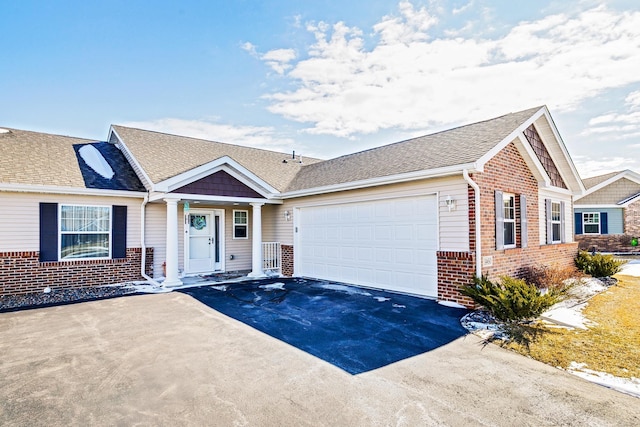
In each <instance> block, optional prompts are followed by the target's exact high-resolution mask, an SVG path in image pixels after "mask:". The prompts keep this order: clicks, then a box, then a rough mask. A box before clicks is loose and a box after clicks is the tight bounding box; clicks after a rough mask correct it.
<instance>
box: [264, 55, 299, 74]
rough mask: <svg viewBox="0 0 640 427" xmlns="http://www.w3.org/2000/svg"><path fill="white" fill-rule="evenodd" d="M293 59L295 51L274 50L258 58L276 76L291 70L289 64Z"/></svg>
mask: <svg viewBox="0 0 640 427" xmlns="http://www.w3.org/2000/svg"><path fill="white" fill-rule="evenodd" d="M295 58H296V51H295V50H293V49H274V50H270V51H268V52H267V53H265V54H264V55H262V56H261V57H260V59H262V60H263V61H264V62H265V63H266V64H267V65H268V66H270V67H271V68H272V69H273V70H274V71H275V72H276V73H278V74H284V72H285V71H286V70H288V69H289V68H291V65H290V64H289V62H291V61H293V60H294V59H295Z"/></svg>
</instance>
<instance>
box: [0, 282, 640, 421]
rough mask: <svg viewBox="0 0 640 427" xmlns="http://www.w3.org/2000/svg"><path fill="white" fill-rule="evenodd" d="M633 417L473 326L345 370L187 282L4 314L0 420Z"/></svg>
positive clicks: (605, 393)
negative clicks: (486, 340) (384, 361)
mask: <svg viewBox="0 0 640 427" xmlns="http://www.w3.org/2000/svg"><path fill="white" fill-rule="evenodd" d="M639 424H640V405H638V399H636V398H633V397H630V396H627V395H623V394H620V393H618V392H614V391H612V390H609V389H606V388H603V387H600V386H597V385H595V384H592V383H589V382H586V381H584V380H581V379H580V378H576V377H573V376H571V375H569V374H565V373H564V372H562V371H559V370H557V369H554V368H552V367H549V366H546V365H544V364H541V363H538V362H536V361H533V360H530V359H527V358H524V357H522V356H519V355H517V354H514V353H511V352H508V351H505V350H502V349H500V348H499V347H497V346H494V345H489V346H483V345H482V344H481V342H480V340H479V339H478V338H476V337H474V336H464V337H461V338H458V339H456V340H454V341H452V342H450V343H449V344H446V345H443V346H440V347H438V348H436V349H434V350H432V351H428V352H426V353H423V354H420V355H417V356H414V357H411V358H408V359H404V360H401V361H399V362H396V363H393V364H390V365H387V366H384V367H382V368H379V369H375V370H372V371H368V372H364V373H361V374H358V375H351V374H349V373H347V372H345V371H344V370H342V369H340V368H338V367H336V366H334V365H332V364H330V363H328V362H326V361H324V360H322V359H320V358H317V357H315V356H313V355H311V354H309V353H307V352H305V351H301V350H299V349H297V348H296V347H293V346H291V345H288V344H286V343H284V342H282V341H280V340H278V339H275V338H273V337H271V336H269V335H267V334H265V333H262V332H260V331H258V330H256V329H254V328H252V327H250V326H248V325H246V324H244V323H242V322H239V321H237V320H235V319H233V318H231V317H228V316H226V315H224V314H222V313H220V312H217V311H214V310H212V309H211V308H209V307H207V306H205V305H204V304H202V303H200V302H199V301H197V300H195V299H194V298H192V297H190V296H188V295H185V294H182V293H170V294H159V295H144V296H132V297H124V298H117V299H111V300H104V301H95V302H88V303H82V304H75V305H67V306H60V307H51V308H45V309H37V310H29V311H23V312H14V313H2V314H0V425H34V426H35V425H47V426H50V425H83V426H84V425H167V426H168V425H171V426H174V425H223V426H227V425H257V426H289V425H295V426H300V425H327V426H338V425H345V426H360V425H363V426H368V425H406V426H416V425H505V426H512V425H519V426H520V425H535V426H540V425H639Z"/></svg>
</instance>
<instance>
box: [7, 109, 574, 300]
mask: <svg viewBox="0 0 640 427" xmlns="http://www.w3.org/2000/svg"><path fill="white" fill-rule="evenodd" d="M0 153H1V154H2V155H1V156H0V167H1V168H0V287H1V288H0V291H1V293H2V294H10V293H24V292H32V291H40V290H41V289H42V288H43V287H44V286H47V285H49V286H52V287H73V286H79V285H97V284H106V283H118V282H123V281H128V280H138V279H145V280H150V281H154V282H155V281H160V280H162V284H163V285H164V286H167V287H171V286H179V285H181V283H182V280H181V279H182V278H183V277H184V276H185V275H190V274H206V273H212V272H218V271H219V272H224V271H248V274H249V276H252V277H264V275H265V268H272V267H274V266H275V268H278V269H280V271H281V272H282V274H284V275H287V276H292V275H293V276H305V277H313V278H318V279H326V280H332V281H340V282H346V283H352V284H357V285H361V286H368V287H374V288H382V289H388V290H391V291H398V292H407V293H412V294H417V295H421V296H425V297H430V298H438V299H440V300H447V301H454V302H458V303H462V304H470V303H471V301H470V300H469V299H466V298H465V297H462V296H461V295H460V294H459V293H458V292H457V289H458V287H459V286H460V285H461V284H464V283H469V282H470V281H471V280H472V278H473V276H474V275H480V274H483V273H484V274H488V275H490V277H498V276H500V275H507V274H508V275H521V274H522V273H523V268H525V267H527V266H531V265H535V264H556V265H558V266H567V265H571V264H572V263H573V258H574V256H575V254H576V252H577V243H575V242H574V240H573V233H572V231H573V228H574V225H573V216H572V214H571V213H572V209H573V206H572V197H573V196H576V195H580V194H582V192H583V191H584V187H583V184H582V181H581V180H580V177H579V176H578V174H577V172H576V169H575V167H574V165H573V163H572V160H571V158H570V156H569V153H568V152H567V150H566V147H565V145H564V143H563V142H562V139H561V138H560V136H559V133H558V130H557V129H556V127H555V125H554V122H553V120H552V118H551V115H550V113H549V111H548V109H547V108H546V107H544V106H543V107H536V108H532V109H528V110H525V111H520V112H517V113H510V114H506V115H504V116H500V117H497V118H494V119H491V120H486V121H482V122H478V123H474V124H470V125H466V126H461V127H457V128H454V129H451V130H447V131H443V132H438V133H434V134H431V135H427V136H423V137H419V138H413V139H409V140H406V141H402V142H398V143H395V144H390V145H385V146H382V147H378V148H374V149H370V150H366V151H362V152H359V153H354V154H349V155H346V156H342V157H338V158H334V159H331V160H319V159H312V158H304V159H302V158H300V157H297V156H295V155H294V156H292V155H290V154H284V153H277V152H272V151H265V150H260V149H256V148H248V147H241V146H237V145H230V144H224V143H219V142H213V141H206V140H201V139H195V138H188V137H183V136H176V135H168V134H164V133H158V132H152V131H146V130H140V129H133V128H129V127H124V126H117V125H113V126H111V128H110V130H109V134H108V137H107V140H106V141H105V142H98V141H89V140H83V139H77V138H70V137H64V136H56V135H47V134H41V133H35V132H28V131H22V130H16V129H4V130H3V131H2V133H0Z"/></svg>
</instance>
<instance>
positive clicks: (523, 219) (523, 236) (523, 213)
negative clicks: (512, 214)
mask: <svg viewBox="0 0 640 427" xmlns="http://www.w3.org/2000/svg"><path fill="white" fill-rule="evenodd" d="M528 244H529V221H528V220H527V196H525V195H524V194H521V195H520V247H522V248H526V247H527V246H528Z"/></svg>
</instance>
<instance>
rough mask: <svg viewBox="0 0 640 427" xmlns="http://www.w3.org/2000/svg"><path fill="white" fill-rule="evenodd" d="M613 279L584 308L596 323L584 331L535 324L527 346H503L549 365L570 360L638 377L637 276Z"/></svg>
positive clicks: (639, 281)
mask: <svg viewBox="0 0 640 427" xmlns="http://www.w3.org/2000/svg"><path fill="white" fill-rule="evenodd" d="M617 278H618V280H619V281H618V284H617V285H615V286H612V287H611V288H609V290H607V291H605V292H603V293H602V294H600V295H597V296H595V297H594V298H593V299H591V300H590V301H589V304H588V305H587V307H586V308H585V310H584V312H583V313H584V315H585V316H586V317H587V319H589V320H590V321H592V322H595V323H596V325H594V326H591V327H590V328H589V329H588V330H564V329H549V328H543V327H541V326H538V327H537V330H536V332H537V333H536V334H535V335H532V336H530V342H529V343H528V344H527V345H525V344H518V343H515V342H511V343H508V344H506V346H507V347H509V348H512V349H514V350H516V351H518V352H519V353H522V354H524V355H527V356H531V357H532V358H534V359H536V360H539V361H541V362H544V363H547V364H549V365H552V366H559V367H561V368H567V367H568V366H569V364H570V363H571V362H572V361H574V362H578V363H586V364H587V368H588V369H593V370H595V371H600V372H607V373H610V374H612V375H615V376H618V377H623V378H629V377H636V378H640V363H639V361H640V278H638V277H629V276H618V277H617ZM541 329H542V330H541Z"/></svg>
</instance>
